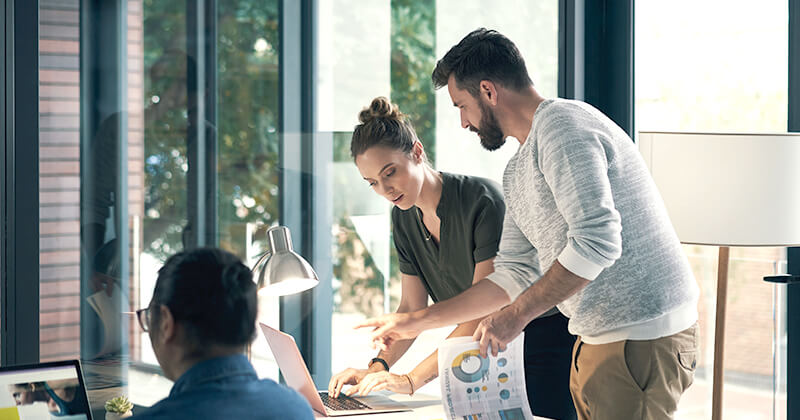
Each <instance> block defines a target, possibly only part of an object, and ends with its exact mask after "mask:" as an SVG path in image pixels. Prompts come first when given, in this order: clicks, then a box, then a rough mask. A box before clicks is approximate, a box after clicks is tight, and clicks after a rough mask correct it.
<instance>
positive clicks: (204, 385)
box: [131, 355, 314, 420]
mask: <svg viewBox="0 0 800 420" xmlns="http://www.w3.org/2000/svg"><path fill="white" fill-rule="evenodd" d="M135 414H136V415H135V416H134V417H132V418H131V420H146V419H148V420H149V419H187V420H188V419H208V420H216V419H220V420H222V419H254V420H255V419H258V420H268V419H269V420H271V419H275V420H278V419H303V420H304V419H313V418H314V414H313V413H312V411H311V407H310V406H309V405H308V402H307V401H306V399H305V398H303V397H302V396H301V395H300V394H298V393H297V392H295V391H294V390H292V389H289V388H287V387H285V386H283V385H280V384H278V383H276V382H275V381H273V380H270V379H258V376H257V375H256V371H255V370H254V369H253V366H252V365H251V364H250V362H249V361H248V360H247V358H246V357H245V356H244V355H234V356H225V357H219V358H215V359H209V360H205V361H202V362H200V363H198V364H196V365H194V366H192V367H191V368H189V370H187V371H186V372H185V373H184V374H183V375H181V377H180V378H178V380H177V381H176V382H175V384H174V385H173V386H172V390H171V391H170V393H169V397H167V398H165V399H163V400H161V401H159V402H158V403H156V404H155V405H154V406H152V407H150V408H148V409H144V410H142V411H141V413H135Z"/></svg>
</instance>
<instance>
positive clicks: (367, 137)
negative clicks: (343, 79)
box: [328, 97, 575, 419]
mask: <svg viewBox="0 0 800 420" xmlns="http://www.w3.org/2000/svg"><path fill="white" fill-rule="evenodd" d="M359 122H360V124H358V125H357V126H356V127H355V130H354V131H353V138H352V141H351V143H350V152H351V154H352V156H353V159H354V161H355V164H356V166H357V167H358V170H359V172H360V173H361V176H362V177H363V178H364V180H366V181H367V182H368V183H369V185H370V186H371V187H372V189H373V191H375V193H376V194H378V195H380V196H382V197H384V198H386V199H387V200H388V201H390V202H391V203H392V204H394V207H393V208H392V233H393V239H394V245H395V248H396V249H397V255H398V259H399V269H400V277H401V281H402V292H401V298H400V305H399V306H398V308H397V312H398V313H406V312H414V311H417V310H419V309H422V308H425V307H426V306H427V305H428V296H430V297H431V298H432V299H433V301H434V302H439V301H442V300H446V299H449V298H451V297H454V296H456V295H458V294H459V293H461V292H463V291H464V290H466V289H468V288H469V287H470V286H472V284H473V283H474V282H478V281H480V280H482V279H484V278H485V277H486V276H487V275H488V274H490V273H491V272H493V271H494V265H493V262H494V258H495V255H496V254H497V251H498V246H499V243H500V234H501V232H502V228H503V216H504V215H505V205H504V203H503V195H502V192H501V190H500V186H499V185H498V184H497V183H495V182H494V181H491V180H488V179H484V178H478V177H473V176H465V175H457V174H451V173H447V172H439V171H436V170H434V169H433V167H432V166H431V165H430V164H429V162H428V160H427V158H426V156H425V150H424V148H423V146H422V143H421V142H420V141H419V139H418V138H417V134H416V132H415V131H414V128H413V127H412V126H411V123H410V122H409V121H408V120H407V119H406V117H405V115H403V114H402V113H401V112H400V110H399V109H398V107H397V105H395V104H392V103H391V102H390V101H389V100H388V99H386V98H383V97H378V98H375V99H374V100H372V102H371V103H370V105H369V106H368V107H367V108H365V109H364V110H362V111H361V113H360V114H359ZM550 315H551V316H543V317H541V318H539V319H536V320H534V321H532V322H531V323H530V324H529V325H528V327H526V329H525V332H526V335H525V362H526V363H525V364H526V368H525V371H526V382H527V388H528V393H529V395H528V399H529V403H531V406H532V408H533V411H534V413H536V412H537V411H539V410H537V407H538V406H549V408H548V409H547V410H546V411H548V412H551V413H553V412H555V413H560V414H559V417H558V418H566V419H570V418H574V417H575V410H574V407H573V405H572V399H571V396H570V393H569V368H570V366H569V360H570V354H571V351H572V346H573V343H574V341H575V337H574V336H573V335H571V334H569V332H568V331H567V319H566V317H564V316H563V315H562V314H560V313H558V311H554V312H553V313H552V314H550ZM479 322H480V319H476V320H473V321H470V322H466V323H463V324H460V325H458V326H457V327H456V328H455V330H453V332H452V333H451V334H450V337H457V336H472V334H473V332H474V331H475V328H476V327H477V325H478V323H479ZM413 342H414V339H410V340H401V341H394V342H391V343H389V345H388V346H387V348H385V349H384V350H381V351H380V353H379V354H378V356H377V357H375V358H374V359H372V360H371V361H369V363H368V364H367V363H365V364H366V365H367V368H366V369H356V368H348V369H345V370H344V371H342V372H340V373H338V374H336V375H334V376H333V378H332V379H331V381H330V383H329V385H328V392H329V393H330V394H331V395H332V396H334V397H338V396H339V394H340V393H341V391H342V387H343V386H344V385H353V386H352V387H351V388H350V389H348V390H347V391H345V392H344V393H345V394H347V395H353V394H356V393H358V394H360V395H366V394H368V393H370V392H372V391H378V390H383V389H386V390H389V391H393V392H398V393H405V394H413V393H414V391H416V390H417V389H419V388H420V387H422V386H423V385H425V384H427V383H428V382H430V381H432V380H433V379H435V378H436V377H437V376H438V372H439V371H438V366H437V364H438V363H437V353H436V352H433V353H432V354H431V355H430V356H428V357H427V358H426V359H425V360H424V361H422V362H421V363H420V364H419V365H418V366H416V367H415V368H414V369H413V370H412V371H410V372H408V373H406V374H394V373H390V372H389V368H390V367H391V366H392V365H393V364H394V363H395V362H396V361H397V360H398V359H400V357H401V356H402V355H403V354H405V352H406V351H407V350H408V348H409V347H410V346H411V344H412V343H413ZM365 362H366V361H365ZM534 394H538V395H537V396H536V398H535V399H534V398H533V396H534ZM551 408H553V409H551Z"/></svg>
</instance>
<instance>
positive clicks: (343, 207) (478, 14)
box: [317, 0, 558, 394]
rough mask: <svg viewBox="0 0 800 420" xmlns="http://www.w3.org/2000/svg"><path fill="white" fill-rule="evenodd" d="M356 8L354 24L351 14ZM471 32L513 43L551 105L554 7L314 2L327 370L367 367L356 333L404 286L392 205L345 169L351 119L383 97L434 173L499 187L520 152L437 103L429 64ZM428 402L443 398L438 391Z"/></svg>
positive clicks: (430, 345)
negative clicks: (327, 141)
mask: <svg viewBox="0 0 800 420" xmlns="http://www.w3.org/2000/svg"><path fill="white" fill-rule="evenodd" d="M354 8H357V9H358V13H356V14H354V13H351V11H352V10H354ZM478 27H487V28H491V29H496V30H498V31H500V32H502V33H503V34H505V35H507V36H508V37H509V38H510V39H512V40H513V41H514V42H515V43H516V44H517V45H518V47H519V48H520V50H521V51H522V54H523V56H524V57H525V59H526V62H527V65H528V69H529V71H530V73H531V77H532V78H533V80H534V83H535V84H536V86H537V88H538V89H539V91H540V92H541V93H542V94H544V95H545V96H548V97H554V96H555V95H556V90H557V80H556V78H557V73H558V64H557V61H558V41H557V35H558V2H557V1H555V0H553V1H541V2H528V1H509V2H502V3H499V4H495V5H493V6H492V7H489V8H487V7H486V3H485V2H482V1H466V2H465V1H451V0H438V1H434V0H391V1H390V0H383V1H374V2H360V1H354V0H323V1H320V2H319V28H318V38H317V39H318V43H319V45H318V47H319V48H318V52H317V62H318V69H319V70H318V71H319V73H318V76H317V77H318V78H317V83H318V85H317V89H318V96H317V98H318V99H317V128H318V130H319V131H320V132H327V133H331V134H332V135H331V138H332V142H333V168H332V181H331V182H330V184H329V185H330V187H331V188H332V195H333V208H332V211H333V226H332V228H331V234H332V245H333V249H332V257H333V274H334V275H333V280H332V282H333V292H334V295H333V299H334V310H333V319H332V343H331V344H332V351H331V357H332V369H333V371H334V372H338V371H339V370H341V369H344V368H346V367H364V366H366V364H367V362H368V361H369V360H370V359H371V358H372V357H374V355H375V351H374V350H372V349H371V348H370V346H369V341H368V332H367V331H354V330H353V329H352V328H351V327H352V325H354V324H355V323H356V322H357V321H359V320H362V319H364V318H365V317H369V316H375V315H379V314H381V313H384V312H390V311H394V310H395V309H396V307H397V305H398V303H399V297H400V292H401V291H400V277H399V273H398V269H397V257H396V254H395V250H394V246H393V242H392V239H391V226H390V225H391V221H390V217H389V214H390V210H391V204H390V203H388V202H386V200H385V199H383V198H381V197H379V196H377V195H376V194H375V193H374V192H372V190H371V189H370V188H369V186H368V184H367V183H366V182H365V181H364V180H363V179H361V177H360V175H359V173H358V170H357V169H356V167H355V165H354V164H353V159H352V158H351V157H350V150H349V146H350V137H351V133H352V130H353V127H354V126H355V125H356V124H357V123H358V112H359V111H360V110H361V109H362V108H363V107H365V106H366V105H368V104H369V102H370V101H371V100H372V99H373V98H374V97H376V96H386V97H389V98H391V100H392V101H393V102H395V103H397V104H398V105H399V106H400V109H401V111H403V112H404V113H406V114H408V115H410V117H411V119H412V122H413V124H414V127H415V129H416V131H417V134H418V136H419V137H420V140H421V141H422V142H423V144H424V145H425V148H426V152H427V154H428V157H429V159H430V160H431V162H432V163H433V165H434V167H435V168H436V169H438V170H443V171H449V172H456V173H463V174H468V175H477V176H484V177H488V178H492V179H494V180H496V181H498V182H500V180H501V178H502V172H503V168H504V167H505V162H506V161H507V160H508V158H509V157H510V156H511V155H512V154H513V153H514V152H515V151H516V149H517V146H518V143H517V142H516V141H513V140H510V141H509V142H508V144H507V145H506V146H504V147H503V148H502V149H500V150H499V151H496V152H493V153H489V152H487V151H485V150H483V149H482V148H481V146H480V145H479V142H478V139H477V137H476V136H475V134H474V133H471V132H468V131H466V130H463V129H462V128H461V126H460V123H459V120H458V118H459V117H458V112H457V110H456V109H455V108H453V105H452V101H451V100H450V98H449V96H448V94H447V90H446V89H442V90H440V91H438V92H437V91H434V89H433V86H432V83H431V79H430V75H431V71H432V70H433V68H434V66H435V64H436V60H438V59H439V58H441V57H442V56H443V55H444V53H445V52H447V50H448V49H449V48H450V47H451V46H453V45H455V44H456V43H457V42H458V41H459V40H460V39H461V38H462V37H463V36H464V35H466V34H467V33H469V32H470V31H472V30H474V29H476V28H478ZM448 333H449V329H442V330H437V331H430V332H425V333H423V334H422V335H421V336H420V337H419V338H418V339H417V342H415V344H414V346H413V347H412V348H411V349H409V351H408V352H407V353H406V356H405V357H404V358H403V359H401V360H400V361H399V362H398V363H397V365H396V368H393V371H397V372H407V371H410V370H411V369H413V368H414V366H416V364H417V363H419V362H420V361H421V360H422V359H423V358H425V357H426V356H427V355H428V354H430V352H432V351H433V350H435V348H436V346H437V345H438V344H439V342H440V341H441V340H442V339H443V338H444V337H445V336H446V335H447V334H448ZM424 392H426V393H429V394H437V393H439V385H438V382H434V383H432V384H429V385H426V387H425V388H424Z"/></svg>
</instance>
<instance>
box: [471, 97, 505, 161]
mask: <svg viewBox="0 0 800 420" xmlns="http://www.w3.org/2000/svg"><path fill="white" fill-rule="evenodd" d="M478 105H479V106H480V109H481V128H480V129H475V128H474V127H470V128H469V129H470V130H471V131H474V132H476V133H478V137H479V138H480V139H481V146H483V148H484V149H486V150H488V151H490V152H491V151H493V150H497V149H499V148H500V147H501V146H502V145H504V144H506V136H505V135H504V134H503V131H502V130H501V129H500V123H499V122H497V118H496V117H495V116H494V112H493V111H492V110H491V108H489V107H488V106H487V105H486V104H484V103H483V102H480V100H479V101H478Z"/></svg>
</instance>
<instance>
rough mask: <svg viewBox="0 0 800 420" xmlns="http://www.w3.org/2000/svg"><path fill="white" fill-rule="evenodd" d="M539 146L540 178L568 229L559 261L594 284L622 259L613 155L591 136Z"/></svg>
mask: <svg viewBox="0 0 800 420" xmlns="http://www.w3.org/2000/svg"><path fill="white" fill-rule="evenodd" d="M540 147H541V149H540V155H541V156H540V159H541V161H542V173H543V174H544V177H545V181H547V183H548V185H549V186H550V189H551V190H552V192H553V197H554V198H555V202H556V206H557V207H558V211H559V212H560V213H561V215H562V216H563V217H564V220H565V221H566V223H567V226H568V230H567V242H566V246H565V247H564V249H563V250H562V252H561V254H560V255H559V257H558V262H559V263H561V265H563V266H564V268H566V269H567V270H569V271H570V272H572V273H574V274H576V275H578V276H580V277H583V278H585V279H587V280H594V279H595V278H596V277H597V276H598V275H600V272H601V271H603V269H605V268H607V267H610V266H612V265H613V264H614V262H615V261H616V260H617V259H618V258H619V257H620V256H621V255H622V220H621V218H620V214H619V212H618V211H617V209H616V207H615V205H614V197H613V194H612V191H611V184H610V181H609V179H608V167H609V161H610V160H611V159H613V156H609V155H608V154H609V153H611V151H609V150H607V149H606V148H605V147H604V146H603V139H602V138H601V137H600V135H598V134H596V133H592V132H589V131H586V132H584V133H577V135H572V136H569V137H562V138H560V139H559V141H558V142H544V143H541V144H540Z"/></svg>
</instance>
